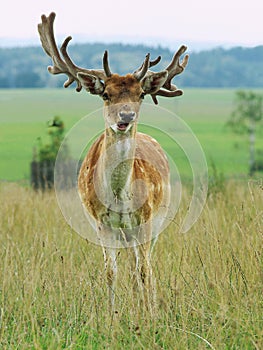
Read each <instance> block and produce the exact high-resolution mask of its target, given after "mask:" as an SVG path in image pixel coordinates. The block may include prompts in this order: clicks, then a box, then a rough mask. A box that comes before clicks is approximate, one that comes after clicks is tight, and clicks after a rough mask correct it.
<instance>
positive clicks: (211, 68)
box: [0, 44, 263, 88]
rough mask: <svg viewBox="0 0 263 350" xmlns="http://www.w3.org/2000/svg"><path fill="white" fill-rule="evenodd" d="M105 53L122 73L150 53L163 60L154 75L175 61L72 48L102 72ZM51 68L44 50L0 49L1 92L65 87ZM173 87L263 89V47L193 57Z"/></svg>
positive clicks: (118, 49)
mask: <svg viewBox="0 0 263 350" xmlns="http://www.w3.org/2000/svg"><path fill="white" fill-rule="evenodd" d="M105 48H107V50H108V51H109V60H110V66H111V69H112V71H114V72H116V73H119V74H127V73H129V72H133V71H134V70H135V69H136V68H138V67H139V66H140V65H141V63H142V61H143V60H144V57H145V55H146V54H147V53H148V52H150V53H151V57H152V59H154V58H156V57H157V56H159V55H161V56H162V60H161V62H160V63H159V64H158V66H157V67H154V68H155V69H153V70H161V69H163V68H165V66H167V64H168V63H169V62H170V60H171V58H172V56H173V52H171V51H170V50H169V49H164V48H162V47H157V48H152V47H147V46H144V45H123V44H75V45H71V46H69V53H70V56H71V57H72V59H73V61H74V62H75V63H76V64H77V65H78V66H81V67H84V68H89V69H99V68H102V55H103V52H104V50H105ZM50 64H51V60H50V59H49V58H48V57H47V55H46V54H45V53H44V51H43V50H42V48H41V46H39V47H18V48H0V88H35V87H50V88H54V87H58V86H61V85H62V84H63V82H64V81H65V76H62V75H61V76H58V77H56V78H54V77H52V75H51V74H49V73H48V72H47V68H46V67H47V66H48V65H50ZM174 83H175V84H178V85H180V87H182V88H183V87H206V88H207V87H229V88H230V87H233V88H243V87H249V88H263V46H257V47H254V48H243V47H235V48H232V49H223V48H215V49H211V50H208V51H201V52H192V53H191V52H190V59H189V64H188V67H187V69H186V71H185V72H184V74H182V75H181V76H177V77H176V78H175V79H174Z"/></svg>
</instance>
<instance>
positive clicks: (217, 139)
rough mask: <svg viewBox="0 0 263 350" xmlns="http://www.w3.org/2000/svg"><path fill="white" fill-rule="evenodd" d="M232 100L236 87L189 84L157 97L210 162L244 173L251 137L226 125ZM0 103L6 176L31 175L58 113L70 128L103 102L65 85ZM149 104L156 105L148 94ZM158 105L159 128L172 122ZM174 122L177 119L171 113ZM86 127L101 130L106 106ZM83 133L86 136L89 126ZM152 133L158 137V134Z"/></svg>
mask: <svg viewBox="0 0 263 350" xmlns="http://www.w3.org/2000/svg"><path fill="white" fill-rule="evenodd" d="M234 99H235V90H233V89H185V91H184V95H183V97H182V98H177V99H167V98H166V99H164V98H163V99H162V98H160V99H159V100H160V101H159V106H160V107H161V108H165V109H167V110H168V111H171V112H173V113H175V114H176V115H178V116H179V117H180V118H181V119H182V120H183V121H185V122H186V123H187V124H188V125H189V127H190V128H191V129H192V131H193V133H194V134H195V135H196V136H197V138H198V139H199V142H200V144H201V146H202V147H203V150H204V152H205V155H206V158H207V161H208V164H209V166H210V167H211V166H212V163H214V164H215V165H216V168H217V169H218V171H219V172H223V173H224V175H225V176H226V177H231V176H232V177H233V176H236V177H240V176H244V175H245V176H246V175H247V173H248V164H249V152H248V139H247V138H246V137H244V136H242V135H235V134H233V133H232V132H231V131H229V130H227V128H226V127H225V124H226V122H227V120H228V119H229V117H230V115H231V113H232V111H233V108H234ZM0 102H1V114H0V124H1V134H0V179H1V180H8V181H17V180H21V179H24V180H26V181H28V180H29V177H30V174H29V170H30V166H29V164H30V162H31V160H32V153H33V147H34V146H38V145H39V137H40V138H41V139H42V142H43V144H45V143H46V142H47V141H48V136H46V134H47V133H46V128H47V125H48V121H50V120H52V119H53V118H54V116H60V117H61V118H62V120H63V121H64V123H65V128H66V131H68V130H70V129H71V127H72V126H73V125H74V124H76V123H77V122H78V121H80V120H81V118H82V117H84V116H86V115H89V114H90V113H92V112H94V111H96V110H98V109H99V108H101V107H102V101H101V99H100V98H99V97H96V96H90V95H89V94H87V93H85V92H82V93H76V92H75V91H74V90H72V89H69V90H67V89H62V88H61V89H57V90H56V89H53V90H52V89H39V90H38V89H34V90H30V89H25V90H18V89H17V90H11V89H9V90H1V95H0ZM145 103H150V104H151V105H152V104H153V103H152V102H151V99H150V97H147V98H146V100H145ZM153 108H154V107H153ZM153 110H154V109H150V111H153ZM155 110H156V113H155V115H154V116H153V118H156V120H158V125H159V127H160V129H161V130H162V129H167V128H169V127H170V126H169V125H163V122H162V111H161V110H159V109H158V107H156V108H155ZM146 111H147V109H146ZM146 117H148V116H146ZM144 120H145V118H144V114H143V113H142V114H141V116H140V122H141V123H144ZM147 120H149V118H147ZM170 121H171V123H173V121H172V118H171V119H170ZM88 127H89V133H93V134H92V135H93V136H95V135H96V134H97V133H98V130H103V127H104V123H103V117H102V111H101V112H99V113H98V118H97V119H96V120H94V119H92V122H91V123H90V124H89V126H88ZM150 131H151V130H150ZM81 132H82V134H83V135H85V133H86V132H87V131H86V130H81ZM147 132H148V130H147ZM83 135H80V136H83ZM153 136H154V137H157V135H155V134H154V133H153ZM45 137H46V139H45ZM159 141H160V142H161V144H162V146H163V147H165V146H166V144H165V143H166V140H164V139H163V138H162V136H161V137H160V138H159ZM87 142H88V140H87ZM172 147H174V144H173V145H172ZM256 148H257V149H262V148H263V137H262V130H260V129H258V131H257V143H256ZM168 150H169V146H168ZM170 150H171V147H170ZM175 157H176V159H175V161H176V163H177V164H180V161H181V159H180V154H177V153H175Z"/></svg>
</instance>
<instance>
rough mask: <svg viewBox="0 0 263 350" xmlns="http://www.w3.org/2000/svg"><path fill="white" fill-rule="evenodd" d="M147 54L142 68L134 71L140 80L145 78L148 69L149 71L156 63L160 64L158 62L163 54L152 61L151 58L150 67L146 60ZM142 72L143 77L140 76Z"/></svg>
mask: <svg viewBox="0 0 263 350" xmlns="http://www.w3.org/2000/svg"><path fill="white" fill-rule="evenodd" d="M148 55H149V59H150V54H148ZM148 55H147V56H148ZM147 56H146V58H145V60H144V62H143V64H142V65H141V66H140V68H138V69H136V71H135V72H133V75H134V76H135V78H136V79H138V80H139V81H140V80H141V79H143V78H144V76H145V75H146V73H147V71H148V69H149V68H150V67H153V66H155V65H156V64H158V63H159V62H160V61H161V56H158V57H157V58H156V59H155V60H153V61H150V60H149V66H148V68H147V62H146V60H147ZM145 63H146V64H145ZM146 68H147V69H146ZM145 70H146V71H145ZM140 74H142V77H141V78H140ZM138 77H139V78H138Z"/></svg>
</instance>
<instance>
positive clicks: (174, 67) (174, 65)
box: [163, 45, 189, 90]
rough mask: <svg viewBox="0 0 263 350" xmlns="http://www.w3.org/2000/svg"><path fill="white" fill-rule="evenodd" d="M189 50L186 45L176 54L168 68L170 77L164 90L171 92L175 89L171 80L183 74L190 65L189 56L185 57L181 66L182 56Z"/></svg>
mask: <svg viewBox="0 0 263 350" xmlns="http://www.w3.org/2000/svg"><path fill="white" fill-rule="evenodd" d="M186 50H187V47H186V46H185V45H182V46H181V47H180V48H179V50H178V51H177V52H176V53H175V55H174V57H173V59H172V61H171V63H170V64H169V65H168V66H167V68H166V70H167V71H168V77H167V80H166V82H165V84H164V86H163V87H164V88H166V89H168V90H170V89H171V88H173V85H172V84H171V80H172V79H173V78H174V77H175V76H176V75H178V74H180V73H182V72H183V71H184V69H185V67H186V65H187V63H188V59H189V55H185V57H184V58H183V61H182V63H181V64H180V62H179V59H180V56H181V55H182V54H183V53H184V52H185V51H186Z"/></svg>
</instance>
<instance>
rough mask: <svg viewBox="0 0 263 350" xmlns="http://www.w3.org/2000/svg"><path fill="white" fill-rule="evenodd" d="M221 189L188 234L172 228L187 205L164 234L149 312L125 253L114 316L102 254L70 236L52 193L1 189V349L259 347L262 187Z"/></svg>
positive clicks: (262, 339) (262, 334)
mask: <svg viewBox="0 0 263 350" xmlns="http://www.w3.org/2000/svg"><path fill="white" fill-rule="evenodd" d="M225 185H226V187H225V188H224V189H222V191H217V193H211V194H210V196H209V198H208V200H207V203H206V206H205V209H204V212H203V213H202V215H201V217H200V218H199V221H198V222H197V223H196V224H195V226H194V227H193V228H192V229H191V231H190V232H188V233H187V234H184V235H182V234H179V233H178V232H177V227H178V224H180V222H181V221H182V220H183V218H184V215H185V211H184V210H183V208H186V207H187V203H186V201H185V200H184V203H183V206H182V207H180V210H179V213H178V215H177V216H176V218H175V221H174V223H173V224H171V225H170V227H169V228H168V229H167V230H166V231H165V232H164V233H162V234H161V235H160V237H159V240H158V242H157V244H156V247H155V250H154V254H153V270H154V276H155V279H156V294H157V305H156V310H155V313H154V315H153V316H150V315H149V314H148V313H147V312H146V311H145V310H143V308H140V307H138V305H137V301H138V299H137V297H136V296H134V295H133V293H132V288H131V281H130V279H129V272H130V267H129V259H127V251H125V250H122V251H121V253H120V256H119V257H118V262H119V275H118V276H119V277H118V287H117V288H118V289H117V295H116V313H115V315H114V319H111V317H110V315H109V313H108V304H107V297H106V296H107V291H106V286H105V275H104V271H103V257H102V251H101V248H100V247H97V246H94V245H92V244H90V243H88V242H85V241H84V240H83V239H81V238H80V237H79V236H78V235H77V234H76V233H74V232H72V231H71V230H70V228H69V227H68V226H67V225H66V223H65V221H64V219H63V217H62V215H61V214H60V211H59V208H58V206H57V203H56V199H55V195H54V193H53V192H46V193H35V192H33V191H32V190H31V189H29V188H25V187H21V186H19V185H16V184H12V183H2V184H1V183H0V198H1V212H0V233H1V234H0V261H1V264H0V348H1V349H3V350H9V349H10V350H14V349H19V350H28V349H40V350H42V349H47V350H59V349H77V350H81V349H83V350H84V349H98V350H100V349H112V350H118V349H138V350H139V349H140V350H141V349H147V350H148V349H167V350H168V349H169V350H170V349H172V350H186V349H190V350H196V349H198V350H202V349H216V350H222V349H223V350H230V349H231V350H241V349H242V350H252V349H253V350H254V349H255V350H260V349H262V348H263V318H262V315H263V302H262V288H263V272H262V271H263V253H262V243H263V220H262V219H263V208H262V200H263V187H262V181H261V182H260V181H253V182H248V183H246V182H243V183H240V182H236V180H235V181H230V182H228V183H226V184H225ZM185 195H186V193H184V198H185Z"/></svg>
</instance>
